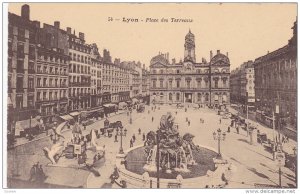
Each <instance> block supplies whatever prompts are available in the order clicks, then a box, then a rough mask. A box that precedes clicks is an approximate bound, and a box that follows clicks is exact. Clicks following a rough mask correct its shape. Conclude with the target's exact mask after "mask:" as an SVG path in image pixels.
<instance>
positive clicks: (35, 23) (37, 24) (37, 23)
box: [33, 20, 41, 28]
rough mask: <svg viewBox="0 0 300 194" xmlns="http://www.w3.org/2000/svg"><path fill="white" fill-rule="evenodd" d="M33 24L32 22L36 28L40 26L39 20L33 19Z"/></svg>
mask: <svg viewBox="0 0 300 194" xmlns="http://www.w3.org/2000/svg"><path fill="white" fill-rule="evenodd" d="M33 24H34V26H35V27H36V28H40V26H41V23H40V22H39V21H36V20H35V21H33Z"/></svg>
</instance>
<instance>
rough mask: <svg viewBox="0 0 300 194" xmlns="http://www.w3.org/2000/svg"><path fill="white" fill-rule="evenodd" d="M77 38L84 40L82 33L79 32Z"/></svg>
mask: <svg viewBox="0 0 300 194" xmlns="http://www.w3.org/2000/svg"><path fill="white" fill-rule="evenodd" d="M79 38H80V39H81V40H84V33H82V32H79Z"/></svg>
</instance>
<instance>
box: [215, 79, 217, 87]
mask: <svg viewBox="0 0 300 194" xmlns="http://www.w3.org/2000/svg"><path fill="white" fill-rule="evenodd" d="M215 88H218V80H217V79H215Z"/></svg>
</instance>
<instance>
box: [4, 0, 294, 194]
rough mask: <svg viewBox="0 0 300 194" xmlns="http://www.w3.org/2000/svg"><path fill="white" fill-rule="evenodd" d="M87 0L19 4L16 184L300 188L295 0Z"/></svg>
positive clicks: (12, 54)
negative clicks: (266, 0) (205, 0)
mask: <svg viewBox="0 0 300 194" xmlns="http://www.w3.org/2000/svg"><path fill="white" fill-rule="evenodd" d="M45 5H46V4H45ZM76 5H77V4H76V3H74V4H72V3H71V4H62V5H61V6H60V7H58V6H55V4H47V6H48V8H52V9H53V11H57V14H56V16H58V17H62V16H61V15H62V14H64V12H65V10H63V8H65V7H68V8H67V9H68V10H69V11H70V12H72V11H76V14H66V15H65V16H66V18H63V17H62V19H61V21H60V20H55V21H53V18H51V17H49V18H45V17H44V16H43V15H39V13H38V11H40V10H44V11H47V10H50V9H48V8H47V9H45V7H43V6H41V5H39V4H21V3H17V4H10V5H9V9H8V18H7V20H8V26H7V27H8V45H7V46H8V48H7V49H8V52H7V58H8V64H7V67H8V68H7V94H5V97H7V104H6V106H7V110H5V114H6V117H5V120H6V124H7V125H6V129H5V130H4V134H5V135H4V136H5V141H4V142H5V143H4V144H5V146H6V147H5V148H4V149H6V151H7V154H6V155H5V156H4V157H5V159H6V166H5V167H4V168H5V170H6V171H5V172H6V174H5V176H4V177H5V178H4V179H6V182H5V184H6V185H5V187H6V188H30V189H32V188H39V189H44V188H59V189H62V188H72V189H74V188H84V189H100V188H103V189H106V188H107V189H108V188H110V189H123V188H129V189H150V188H153V189H156V188H162V189H164V188H168V189H175V188H183V189H188V188H192V189H223V188H224V189H290V190H291V191H294V190H293V189H296V188H297V187H298V184H297V181H298V179H297V169H298V168H297V158H298V154H297V150H298V142H297V135H298V133H297V118H298V117H297V34H298V32H297V28H298V27H297V16H296V15H297V14H296V12H295V4H274V5H273V4H272V5H267V4H264V6H262V7H260V8H261V10H260V9H258V7H256V6H258V5H255V4H249V5H248V7H239V6H234V5H232V6H231V5H229V4H225V5H221V4H220V5H217V4H211V5H210V4H195V6H193V5H191V4H184V6H183V5H179V4H178V5H177V4H176V5H175V4H170V5H167V4H162V6H163V7H164V8H165V9H166V10H169V11H170V13H177V14H179V15H180V14H182V10H190V12H189V13H190V15H186V16H185V17H182V16H181V15H180V17H179V16H178V15H177V16H176V14H175V15H168V17H166V16H163V17H152V16H151V17H150V16H149V15H147V16H144V15H143V14H142V12H141V11H140V10H144V11H145V12H146V10H148V8H149V7H151V8H153V10H155V11H156V12H155V13H157V14H158V15H159V13H160V12H159V9H157V7H156V6H157V5H154V4H153V5H146V4H136V5H131V4H130V5H129V4H118V5H116V4H94V5H90V6H88V5H86V6H87V7H88V8H87V7H84V6H83V7H82V9H79V7H78V6H76ZM84 5H85V4H84ZM181 6H183V7H181ZM185 6H187V7H188V8H187V7H185ZM238 7H239V8H238ZM125 8H126V9H127V8H128V10H131V11H128V12H132V13H135V14H136V15H133V16H130V17H129V16H125V15H122V14H121V13H122V10H125ZM154 8H155V9H154ZM87 10H88V11H87ZM90 10H92V11H90ZM110 10H114V12H112V11H110ZM117 10H119V11H117ZM192 10H193V11H192ZM199 10H202V12H201V11H199ZM209 10H218V11H216V13H219V14H211V13H212V12H211V11H209ZM228 10H231V11H232V12H230V11H228ZM274 10H277V12H278V13H282V14H279V15H278V16H277V15H276V17H282V18H280V19H281V20H280V22H278V23H276V22H275V21H276V19H275V16H274V15H272V13H273V12H276V11H274ZM84 11H86V12H84ZM205 11H206V12H205ZM255 11H258V12H260V14H261V15H264V16H265V17H262V18H263V19H262V18H259V17H258V16H257V15H256V14H255ZM77 12H78V13H77ZM229 12H230V13H232V14H228V13H229ZM246 12H247V14H249V15H251V17H248V16H244V13H246ZM192 13H193V14H192ZM233 13H234V14H233ZM284 13H285V14H284ZM89 14H92V15H89ZM93 14H95V15H97V16H98V17H99V18H102V19H101V20H99V23H101V24H102V25H99V26H107V29H103V28H99V26H98V25H91V24H90V23H86V22H83V23H84V25H83V23H80V22H75V23H74V21H77V20H78V21H79V20H80V21H81V19H82V21H86V20H87V18H89V19H88V20H90V19H91V18H94V15H93ZM71 15H72V16H73V17H72V18H71V17H70V16H71ZM207 15H210V17H212V18H213V19H211V20H210V21H208V20H207V21H206V16H207ZM270 15H272V17H274V21H273V20H272V22H271V23H270V21H269V20H268V18H271V17H270ZM42 16H43V17H42ZM80 16H86V18H85V19H83V18H81V17H80ZM236 16H240V18H239V17H236ZM39 17H40V18H41V19H39ZM200 18H201V21H200V20H197V19H200ZM249 18H251V19H249ZM245 20H249V21H252V23H251V22H245ZM44 22H45V23H44ZM50 23H51V24H50ZM202 24H206V25H207V29H209V30H208V31H206V28H202V26H201V25H202ZM208 24H209V25H208ZM126 25H132V26H135V27H133V28H131V27H127V28H124V26H126ZM151 25H157V26H160V27H161V28H158V27H157V28H153V26H151ZM172 25H174V26H172ZM70 26H71V27H70ZM120 26H122V31H120V30H110V28H111V29H119V27H120ZM136 26H139V27H136ZM162 26H168V27H167V28H163V27H162ZM199 26H201V28H200V27H199ZM220 26H221V27H222V26H224V28H223V31H224V33H218V32H217V31H218V30H219V28H220ZM236 26H239V27H241V26H242V27H241V29H239V28H238V27H236ZM274 26H275V27H276V28H275V27H274ZM256 27H257V28H258V29H259V30H256V32H252V31H251V33H250V29H251V30H253V29H256ZM272 27H273V28H274V29H277V30H270V29H271V28H272ZM141 29H143V30H144V31H143V32H141ZM175 29H176V33H174V31H173V30H175ZM204 29H205V30H204ZM246 29H247V30H246ZM78 30H79V32H78ZM83 30H84V31H85V32H83ZM240 31H241V32H242V33H240ZM260 31H261V32H264V33H266V34H267V35H264V33H258V32H260ZM107 32H110V33H109V34H108V33H107ZM150 32H151V33H150ZM275 32H276V33H278V34H276V35H274V34H275ZM95 34H97V35H95ZM100 34H101V35H100ZM145 34H147V36H144V35H145ZM170 34H172V36H170ZM241 34H247V36H246V35H245V36H241ZM219 35H220V36H219ZM111 37H113V40H112V39H111ZM229 37H230V38H229ZM246 37H247V38H248V39H247V41H248V43H245V44H243V45H241V42H244V40H246ZM266 37H267V38H268V41H266V42H265V43H264V44H265V45H264V44H263V43H261V40H259V39H260V38H261V39H265V38H266ZM278 37H281V39H280V40H279V38H278ZM229 39H230V41H228V40H229ZM276 39H278V44H273V43H274V40H276ZM258 40H259V41H258ZM270 42H271V43H272V44H271V43H270ZM252 43H253V45H252V46H251V44H252ZM145 45H146V46H145ZM123 47H124V48H123ZM260 47H261V48H260ZM120 48H122V49H120ZM241 48H243V49H241ZM161 50H165V51H164V52H162V51H161ZM269 50H270V51H269ZM154 53H156V54H154ZM157 53H158V54H157Z"/></svg>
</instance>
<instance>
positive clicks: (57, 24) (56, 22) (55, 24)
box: [54, 21, 60, 29]
mask: <svg viewBox="0 0 300 194" xmlns="http://www.w3.org/2000/svg"><path fill="white" fill-rule="evenodd" d="M59 26H60V22H59V21H55V22H54V27H55V28H57V29H59Z"/></svg>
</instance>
